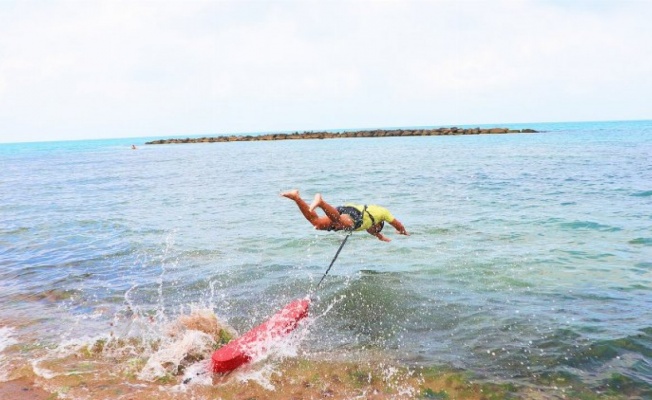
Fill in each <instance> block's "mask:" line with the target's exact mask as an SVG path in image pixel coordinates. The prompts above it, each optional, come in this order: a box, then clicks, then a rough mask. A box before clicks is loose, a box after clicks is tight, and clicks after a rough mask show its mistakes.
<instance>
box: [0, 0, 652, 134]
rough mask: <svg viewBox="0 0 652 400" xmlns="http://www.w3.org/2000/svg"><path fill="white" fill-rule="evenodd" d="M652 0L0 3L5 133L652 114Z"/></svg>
mask: <svg viewBox="0 0 652 400" xmlns="http://www.w3.org/2000/svg"><path fill="white" fill-rule="evenodd" d="M651 18H652V2H647V1H601V2H600V1H597V2H560V1H525V0H522V1H519V0H512V1H509V0H507V1H452V0H451V1H430V2H425V1H421V2H411V1H394V2H389V1H387V2H380V1H379V2H371V1H348V2H335V1H328V2H236V1H233V2H224V1H214V2H213V1H192V2H182V1H166V2H152V1H131V2H126V1H98V2H94V1H93V2H90V1H89V2H86V1H63V2H62V1H54V2H12V3H8V2H4V3H0V142H5V141H13V140H43V139H67V138H90V137H118V136H136V135H156V136H158V135H160V136H162V135H169V134H180V133H183V134H195V133H196V134H211V133H221V132H234V131H235V132H251V131H270V130H303V129H327V128H356V127H378V126H398V125H438V124H448V123H455V124H465V123H482V122H487V123H493V122H511V121H514V122H519V121H534V122H536V121H543V120H580V119H581V120H586V119H605V118H609V119H629V118H651V117H652V116H650V114H649V110H648V109H647V108H648V107H646V99H647V97H649V92H650V90H651V89H652V80H651V78H650V75H651V74H650V71H651V70H652V53H651V52H650V51H649V50H648V47H649V45H648V41H649V40H648V39H649V38H650V37H652V27H651V26H650V25H649V23H648V21H649V20H651Z"/></svg>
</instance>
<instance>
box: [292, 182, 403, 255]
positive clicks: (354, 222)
mask: <svg viewBox="0 0 652 400" xmlns="http://www.w3.org/2000/svg"><path fill="white" fill-rule="evenodd" d="M281 196H283V197H287V198H288V199H290V200H294V202H295V203H297V206H299V210H301V213H302V214H303V216H304V217H306V219H307V220H308V221H309V222H310V223H311V224H312V225H313V226H314V227H315V229H319V230H324V231H341V230H345V231H362V230H366V231H367V232H368V233H369V234H371V235H373V236H375V237H377V238H378V239H380V240H382V241H383V242H389V241H390V239H389V238H388V237H386V236H384V235H383V234H382V233H380V231H382V230H383V227H384V225H385V221H387V223H389V224H390V225H392V226H393V227H394V228H396V231H397V232H398V233H399V234H401V235H409V233H407V231H406V230H405V227H404V226H403V224H402V223H401V222H400V221H399V220H397V219H396V218H394V216H393V215H392V213H390V212H389V210H388V209H386V208H384V207H381V206H376V205H371V204H370V205H356V204H347V205H344V206H341V207H333V206H331V205H330V204H328V203H326V202H325V201H324V199H323V198H322V196H321V194H319V193H317V194H316V195H315V199H314V200H313V202H312V204H310V205H308V204H307V203H306V202H305V201H303V199H301V196H299V191H298V190H296V189H294V190H289V191H287V192H283V193H281ZM317 207H319V208H321V209H322V210H324V212H325V213H326V215H325V216H321V217H320V216H319V215H317V213H316V212H315V209H316V208H317Z"/></svg>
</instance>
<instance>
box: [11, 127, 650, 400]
mask: <svg viewBox="0 0 652 400" xmlns="http://www.w3.org/2000/svg"><path fill="white" fill-rule="evenodd" d="M520 127H523V126H517V125H513V126H512V125H510V128H520ZM525 127H527V126H525ZM532 127H534V128H535V129H538V130H544V131H545V132H542V133H537V134H513V135H480V136H447V137H410V138H364V139H336V140H304V141H283V142H234V143H215V144H185V145H161V146H155V145H152V146H145V145H141V143H143V142H144V141H145V140H144V139H143V140H136V139H132V140H106V141H86V142H56V143H29V144H4V145H0V164H1V166H2V169H3V171H4V173H3V174H2V176H0V193H2V194H3V202H2V203H1V204H0V301H1V302H2V304H3V306H2V309H1V310H0V323H2V327H0V357H3V358H0V363H4V364H5V365H6V364H7V362H9V361H11V360H9V361H7V360H8V359H10V358H11V357H12V354H15V352H17V351H19V349H22V350H20V351H22V352H23V354H24V351H26V350H25V349H26V348H54V347H56V346H57V345H61V344H63V343H66V341H68V340H71V339H78V338H89V339H88V340H89V341H90V342H91V343H92V340H94V338H98V337H103V336H110V335H113V336H114V337H129V336H137V337H140V338H145V339H151V340H156V339H157V338H160V337H161V335H162V333H161V332H162V328H161V327H163V326H165V324H166V323H169V322H170V321H173V320H174V319H175V318H176V317H177V316H178V315H180V314H183V313H187V312H188V310H189V309H190V308H191V307H206V308H210V309H212V310H214V311H215V313H216V314H217V315H218V316H219V317H220V318H221V319H222V320H224V321H227V322H228V324H229V325H231V326H232V327H233V328H234V329H235V330H237V331H239V332H244V331H246V330H248V329H250V328H251V327H253V326H254V325H255V324H257V323H259V322H260V321H262V320H263V319H264V318H266V317H267V316H269V315H271V314H272V313H274V312H275V311H276V310H278V309H279V308H281V307H282V306H283V305H285V304H286V303H288V302H289V301H291V300H292V299H295V298H298V297H303V296H305V295H306V294H307V293H308V292H309V291H310V290H311V289H312V288H313V287H314V285H315V284H316V282H317V281H318V280H319V278H321V274H322V273H323V272H324V270H325V269H326V267H327V266H328V264H329V262H330V261H331V259H332V257H333V256H334V254H335V251H336V250H337V247H338V245H339V243H340V241H341V240H342V239H343V238H344V236H343V235H340V234H337V233H332V232H331V233H329V232H317V231H314V230H313V229H312V228H311V227H310V225H309V224H308V222H307V221H305V220H304V219H303V217H302V216H301V215H300V213H299V211H298V209H297V208H296V206H295V205H294V204H293V203H292V202H291V201H290V200H288V199H285V198H282V197H280V196H278V194H279V193H280V192H281V191H283V190H287V189H290V188H299V189H300V190H301V193H302V195H303V196H304V197H305V198H306V199H307V200H309V199H310V198H311V197H312V195H313V194H314V193H316V192H321V193H323V194H324V197H325V199H326V200H328V201H330V202H332V203H333V204H341V203H345V202H355V203H376V204H380V205H383V206H386V207H388V208H389V209H390V210H391V211H392V212H393V213H394V215H395V216H396V217H398V218H399V219H400V220H401V221H402V222H403V223H404V224H405V226H406V227H407V229H408V231H409V232H410V233H411V236H409V237H404V236H400V235H396V234H395V233H394V232H393V229H391V227H387V228H386V229H387V231H388V232H387V236H389V237H390V238H391V239H393V240H392V242H391V243H383V242H380V241H378V240H376V239H375V238H373V237H372V236H370V235H367V234H364V233H356V234H355V235H353V236H352V237H351V239H350V240H349V242H348V243H347V244H346V246H345V247H344V249H343V250H342V253H341V254H340V257H339V259H338V260H337V262H336V264H335V266H334V267H333V269H332V271H331V273H330V275H329V277H328V278H327V279H326V280H325V281H324V285H323V286H322V287H321V288H320V290H319V291H318V292H317V294H316V295H317V298H316V301H315V303H314V305H313V313H314V314H315V315H317V316H319V317H318V318H316V320H315V321H314V324H313V325H312V326H311V328H310V334H309V335H307V336H306V337H304V338H302V340H301V341H300V343H298V344H297V346H299V347H300V348H301V351H302V352H305V353H306V354H325V355H329V357H330V356H332V355H333V354H338V355H342V356H343V357H346V355H347V354H358V353H359V352H363V353H364V352H374V354H378V353H380V354H383V356H382V357H385V358H387V359H388V360H398V362H400V363H402V364H403V365H407V366H418V365H428V366H429V365H438V366H445V367H450V368H459V369H461V370H464V371H468V372H470V373H472V374H475V375H476V376H478V377H481V378H484V379H486V380H490V381H495V382H508V383H513V384H515V385H521V386H535V387H544V388H545V387H551V386H553V385H552V384H550V382H551V381H554V379H557V378H558V377H564V378H568V379H571V380H574V381H576V382H580V383H582V384H583V385H587V386H588V387H591V388H594V390H595V391H596V392H600V391H602V390H604V388H605V387H613V386H614V385H621V386H623V387H626V388H627V390H631V391H632V393H634V392H635V393H637V394H640V393H642V394H643V395H644V396H645V395H647V396H650V395H652V378H651V377H652V230H650V226H651V222H652V163H651V162H650V160H651V159H652V122H650V121H642V122H608V123H573V124H533V125H532ZM132 142H133V143H135V144H137V145H138V146H139V148H138V150H131V149H130V145H131V144H132ZM136 317H139V318H146V319H148V320H149V321H150V322H151V325H150V326H149V327H147V325H144V324H141V325H139V324H135V323H133V321H134V318H136ZM39 355H40V353H39ZM45 357H47V355H45ZM52 357H54V356H52ZM26 358H27V359H28V358H29V356H27V357H26ZM8 368H9V369H11V368H18V367H16V365H15V364H11V366H10V367H8ZM8 373H9V374H10V373H11V371H10V370H9V371H8ZM623 390H625V389H623Z"/></svg>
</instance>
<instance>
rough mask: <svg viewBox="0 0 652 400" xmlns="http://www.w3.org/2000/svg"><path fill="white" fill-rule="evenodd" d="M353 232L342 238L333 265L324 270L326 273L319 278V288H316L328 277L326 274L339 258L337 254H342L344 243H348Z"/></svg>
mask: <svg viewBox="0 0 652 400" xmlns="http://www.w3.org/2000/svg"><path fill="white" fill-rule="evenodd" d="M351 233H352V232H349V233H348V234H347V235H346V236H345V237H344V240H342V244H341V245H340V248H339V249H337V253H335V257H333V261H331V265H329V266H328V269H327V270H326V272H324V275H323V276H322V277H321V279H320V280H319V283H318V284H317V288H316V289H319V285H321V283H322V281H323V280H324V278H326V275H328V271H330V270H331V267H332V266H333V264H335V260H337V256H339V255H340V251H342V247H344V243H346V241H347V239H348V238H349V236H351ZM316 289H315V290H316Z"/></svg>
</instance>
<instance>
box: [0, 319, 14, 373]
mask: <svg viewBox="0 0 652 400" xmlns="http://www.w3.org/2000/svg"><path fill="white" fill-rule="evenodd" d="M13 332H14V328H12V327H9V326H3V327H0V381H5V380H7V378H8V376H9V372H8V371H9V367H8V365H7V363H8V360H7V358H6V357H5V355H4V354H3V353H2V352H3V351H4V350H5V349H6V348H7V347H9V346H12V345H14V344H16V343H18V341H17V340H16V339H14V337H13V335H12V334H13Z"/></svg>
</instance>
